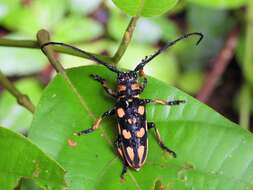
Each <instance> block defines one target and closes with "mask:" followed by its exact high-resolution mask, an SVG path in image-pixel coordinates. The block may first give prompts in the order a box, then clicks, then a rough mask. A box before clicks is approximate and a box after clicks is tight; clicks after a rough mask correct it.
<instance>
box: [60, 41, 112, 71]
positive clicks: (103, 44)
mask: <svg viewBox="0 0 253 190" xmlns="http://www.w3.org/2000/svg"><path fill="white" fill-rule="evenodd" d="M77 47H78V48H81V49H83V50H85V51H88V52H93V53H98V54H100V53H101V52H104V51H106V52H107V53H110V52H112V50H111V48H112V47H113V43H111V42H110V41H106V40H103V41H97V42H94V43H87V44H82V45H79V46H77ZM60 60H61V63H62V65H63V66H64V68H72V67H78V66H83V65H90V64H94V61H91V60H88V59H83V58H80V57H76V56H70V55H66V54H61V57H60Z"/></svg>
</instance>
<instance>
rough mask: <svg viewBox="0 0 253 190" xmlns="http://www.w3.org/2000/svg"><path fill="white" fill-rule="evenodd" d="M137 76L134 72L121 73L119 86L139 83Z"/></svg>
mask: <svg viewBox="0 0 253 190" xmlns="http://www.w3.org/2000/svg"><path fill="white" fill-rule="evenodd" d="M137 77H138V76H137V74H136V72H134V71H129V72H120V73H118V76H117V83H118V84H127V83H136V82H137Z"/></svg>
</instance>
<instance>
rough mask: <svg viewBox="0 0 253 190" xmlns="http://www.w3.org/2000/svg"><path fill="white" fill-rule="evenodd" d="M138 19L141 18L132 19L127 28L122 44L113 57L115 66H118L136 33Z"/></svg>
mask: <svg viewBox="0 0 253 190" xmlns="http://www.w3.org/2000/svg"><path fill="white" fill-rule="evenodd" d="M138 18H139V17H137V16H135V17H132V18H131V20H130V22H129V24H128V26H127V29H126V31H125V33H124V36H123V38H122V40H121V43H120V45H119V47H118V49H117V51H116V53H115V54H114V56H113V57H112V60H113V64H115V65H116V64H117V63H118V62H119V61H120V59H121V57H122V56H123V54H124V53H125V51H126V49H127V47H128V45H129V43H130V41H131V39H132V36H133V32H134V29H135V26H136V22H137V20H138Z"/></svg>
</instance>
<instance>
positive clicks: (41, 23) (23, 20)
mask: <svg viewBox="0 0 253 190" xmlns="http://www.w3.org/2000/svg"><path fill="white" fill-rule="evenodd" d="M67 8H68V7H67V0H62V1H61V2H60V3H59V1H51V0H36V1H32V3H31V4H30V5H27V6H25V7H24V6H15V7H13V8H12V9H11V10H10V11H9V12H8V15H6V16H5V17H4V19H3V24H4V25H5V26H6V27H8V28H10V29H12V30H18V31H19V32H21V33H24V34H26V35H30V36H32V37H35V34H36V32H37V31H38V30H40V29H41V28H44V29H47V30H52V28H53V27H54V26H55V25H56V24H57V23H58V22H59V21H60V20H61V19H62V18H63V16H64V14H65V11H66V9H67Z"/></svg>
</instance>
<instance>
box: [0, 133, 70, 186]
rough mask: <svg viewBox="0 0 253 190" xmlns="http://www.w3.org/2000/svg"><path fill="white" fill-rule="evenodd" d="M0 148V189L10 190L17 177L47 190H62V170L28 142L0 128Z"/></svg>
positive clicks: (16, 181)
mask: <svg viewBox="0 0 253 190" xmlns="http://www.w3.org/2000/svg"><path fill="white" fill-rule="evenodd" d="M0 149H1V151H2V152H3V154H1V157H0V171H1V173H0V189H3V190H12V189H14V187H15V186H16V185H17V183H18V181H19V179H20V178H21V177H26V178H31V179H33V180H34V181H35V182H36V183H37V184H39V185H40V186H41V187H43V188H45V189H48V190H53V189H59V190H60V189H63V187H64V185H65V184H64V170H63V169H62V168H61V167H60V166H59V165H58V164H57V163H56V162H55V161H54V160H52V159H51V158H49V157H48V156H47V155H46V154H45V153H43V152H42V151H41V150H40V149H39V148H38V147H37V146H35V145H34V144H33V143H32V142H31V141H30V140H29V139H27V138H25V137H24V136H22V135H19V134H17V133H14V132H12V131H10V130H8V129H5V128H0Z"/></svg>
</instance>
